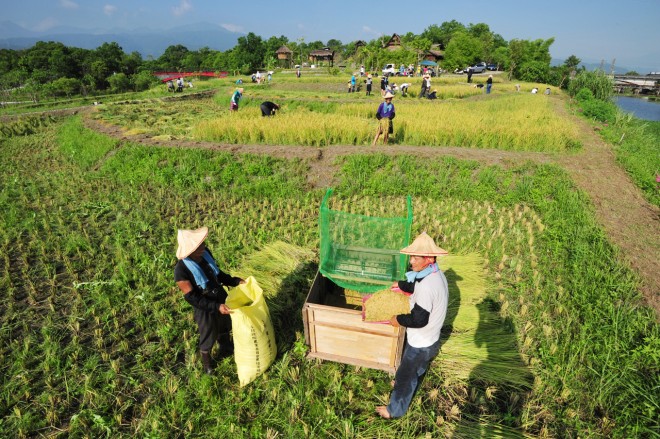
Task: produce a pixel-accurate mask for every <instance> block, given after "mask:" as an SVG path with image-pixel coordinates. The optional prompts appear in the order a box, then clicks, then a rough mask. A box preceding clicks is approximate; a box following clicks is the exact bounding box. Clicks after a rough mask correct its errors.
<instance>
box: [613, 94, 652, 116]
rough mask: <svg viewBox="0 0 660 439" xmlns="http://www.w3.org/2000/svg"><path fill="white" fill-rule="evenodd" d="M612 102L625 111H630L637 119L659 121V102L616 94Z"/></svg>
mask: <svg viewBox="0 0 660 439" xmlns="http://www.w3.org/2000/svg"><path fill="white" fill-rule="evenodd" d="M614 103H615V104H616V105H617V106H618V107H619V108H620V109H621V110H623V111H625V112H626V113H632V114H633V115H634V116H635V117H636V118H638V119H644V120H655V121H660V102H659V101H650V100H648V99H644V98H632V97H629V96H618V97H615V98H614Z"/></svg>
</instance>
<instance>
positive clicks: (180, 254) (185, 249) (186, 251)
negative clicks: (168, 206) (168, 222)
mask: <svg viewBox="0 0 660 439" xmlns="http://www.w3.org/2000/svg"><path fill="white" fill-rule="evenodd" d="M208 234H209V229H208V227H200V228H199V229H196V230H179V232H178V236H177V240H178V242H179V247H178V248H177V250H176V257H177V259H185V258H187V257H188V256H190V255H191V254H192V253H193V252H194V251H195V250H197V249H198V248H199V246H200V245H202V243H203V242H204V241H205V240H206V237H207V236H208Z"/></svg>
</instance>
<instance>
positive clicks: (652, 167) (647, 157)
mask: <svg viewBox="0 0 660 439" xmlns="http://www.w3.org/2000/svg"><path fill="white" fill-rule="evenodd" d="M602 135H603V137H604V138H605V139H606V140H607V141H608V142H610V143H611V144H612V145H613V146H614V151H615V152H616V157H617V160H618V161H619V163H621V165H622V166H623V168H624V169H625V170H626V171H627V172H628V174H629V175H630V178H631V179H632V180H633V182H635V185H637V186H638V187H639V188H640V189H641V190H642V192H643V193H644V195H645V196H646V198H647V199H648V200H649V202H651V203H653V204H655V205H656V206H660V183H658V182H657V181H656V178H657V176H658V175H660V122H651V121H642V120H639V119H636V118H634V117H631V116H628V115H623V114H622V113H619V116H618V117H617V120H616V122H615V123H614V124H611V125H610V126H607V127H605V128H604V129H603V130H602Z"/></svg>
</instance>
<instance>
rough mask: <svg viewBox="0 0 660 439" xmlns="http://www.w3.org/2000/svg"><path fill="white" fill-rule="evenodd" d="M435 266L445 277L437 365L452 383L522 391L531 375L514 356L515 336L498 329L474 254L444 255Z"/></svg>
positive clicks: (480, 263)
mask: <svg viewBox="0 0 660 439" xmlns="http://www.w3.org/2000/svg"><path fill="white" fill-rule="evenodd" d="M439 264H440V266H441V269H442V271H443V272H444V273H445V276H446V277H447V283H448V286H449V306H448V310H447V317H446V318H445V325H444V327H443V333H442V338H443V344H442V348H441V354H440V355H439V356H438V360H439V361H438V362H436V363H439V365H438V366H439V367H440V368H441V369H442V371H443V373H444V374H445V375H447V376H450V377H452V378H453V379H456V380H468V379H480V380H484V381H488V382H492V383H506V384H508V385H513V386H516V387H520V388H527V387H528V386H529V385H530V376H531V375H530V372H529V371H528V369H527V368H526V367H525V365H524V363H523V361H522V358H521V357H520V353H519V352H518V349H517V340H516V336H515V334H513V333H511V332H510V331H508V330H507V329H506V328H505V327H504V326H503V323H502V321H501V318H500V316H499V315H498V313H497V311H496V309H495V307H494V306H493V303H492V301H490V300H488V299H487V290H486V280H485V276H484V271H483V268H482V267H483V264H484V261H483V258H482V257H481V256H480V255H478V254H475V253H472V254H466V255H449V256H445V257H442V258H441V259H440V260H439ZM448 329H451V331H450V332H449V331H448Z"/></svg>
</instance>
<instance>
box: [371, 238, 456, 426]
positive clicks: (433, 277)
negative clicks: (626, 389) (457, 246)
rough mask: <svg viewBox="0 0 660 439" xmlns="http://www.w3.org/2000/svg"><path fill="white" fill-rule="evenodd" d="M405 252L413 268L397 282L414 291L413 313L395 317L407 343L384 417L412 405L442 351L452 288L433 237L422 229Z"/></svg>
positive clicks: (382, 409) (379, 410) (393, 321)
mask: <svg viewBox="0 0 660 439" xmlns="http://www.w3.org/2000/svg"><path fill="white" fill-rule="evenodd" d="M401 253H403V254H405V255H410V265H411V267H412V271H409V272H408V273H406V281H405V282H404V283H403V284H402V283H395V284H394V285H393V286H399V287H400V288H401V287H403V288H402V289H404V291H405V290H412V291H413V294H412V295H411V296H410V313H408V314H399V315H396V316H392V318H391V319H390V324H391V325H392V326H394V327H399V326H403V327H405V328H407V329H406V344H405V347H404V350H403V356H402V358H401V364H400V365H399V368H398V369H397V370H396V375H395V376H394V388H393V389H392V393H391V394H390V402H389V404H388V405H386V406H384V405H382V406H378V407H376V413H378V414H379V415H380V416H381V417H383V418H386V419H390V418H399V417H401V416H403V415H404V414H405V413H406V412H407V411H408V407H409V406H410V402H411V401H412V398H413V396H414V395H415V392H416V390H417V386H418V385H419V383H420V380H421V378H422V377H423V376H424V374H425V373H426V370H427V369H428V367H429V364H431V361H432V360H433V358H435V356H436V355H437V354H438V352H439V351H440V330H441V329H442V325H443V323H444V321H445V316H446V315H447V304H448V302H449V288H448V286H447V279H446V278H445V275H444V273H443V272H442V271H441V270H440V268H439V267H438V264H437V262H436V258H437V257H438V256H441V255H446V254H447V251H446V250H443V249H441V248H440V247H438V246H437V245H435V242H434V241H433V238H431V237H430V236H429V235H427V234H426V232H422V234H420V235H419V236H418V237H417V238H416V239H415V241H413V243H412V244H411V245H409V246H408V247H406V248H404V249H402V250H401Z"/></svg>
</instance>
